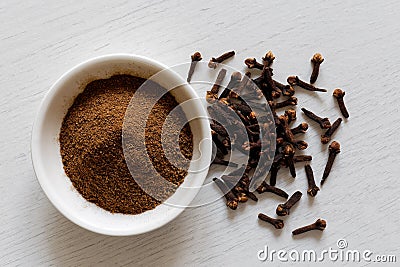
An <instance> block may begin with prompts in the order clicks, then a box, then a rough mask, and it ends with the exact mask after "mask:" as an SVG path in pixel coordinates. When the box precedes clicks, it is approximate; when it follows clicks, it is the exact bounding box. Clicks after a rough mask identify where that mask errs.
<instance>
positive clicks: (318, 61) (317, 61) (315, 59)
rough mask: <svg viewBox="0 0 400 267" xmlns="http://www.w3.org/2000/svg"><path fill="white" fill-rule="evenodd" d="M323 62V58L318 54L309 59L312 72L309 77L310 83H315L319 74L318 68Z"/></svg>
mask: <svg viewBox="0 0 400 267" xmlns="http://www.w3.org/2000/svg"><path fill="white" fill-rule="evenodd" d="M322 62H324V58H323V57H322V55H321V54H320V53H315V54H314V56H313V57H312V58H311V63H312V64H313V70H312V73H311V76H310V83H315V82H316V81H317V78H318V74H319V66H320V65H321V63H322Z"/></svg>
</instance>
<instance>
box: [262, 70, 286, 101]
mask: <svg viewBox="0 0 400 267" xmlns="http://www.w3.org/2000/svg"><path fill="white" fill-rule="evenodd" d="M262 76H263V78H264V80H265V82H266V84H267V86H268V88H271V89H272V91H273V92H275V95H276V97H279V96H281V94H282V91H281V89H279V88H278V87H277V86H276V85H275V82H274V80H273V79H272V69H271V68H270V67H268V66H264V68H263V72H262Z"/></svg>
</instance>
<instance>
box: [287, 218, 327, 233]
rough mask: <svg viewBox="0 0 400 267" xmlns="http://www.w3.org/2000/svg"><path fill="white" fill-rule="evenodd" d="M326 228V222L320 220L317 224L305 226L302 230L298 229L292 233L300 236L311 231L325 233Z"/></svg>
mask: <svg viewBox="0 0 400 267" xmlns="http://www.w3.org/2000/svg"><path fill="white" fill-rule="evenodd" d="M325 228H326V221H325V220H322V219H318V220H317V221H316V222H315V223H313V224H310V225H307V226H303V227H301V228H298V229H296V230H294V231H293V232H292V234H293V235H299V234H302V233H305V232H308V231H311V230H320V231H323V230H325Z"/></svg>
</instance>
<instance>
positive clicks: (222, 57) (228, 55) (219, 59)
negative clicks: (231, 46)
mask: <svg viewBox="0 0 400 267" xmlns="http://www.w3.org/2000/svg"><path fill="white" fill-rule="evenodd" d="M234 55H235V51H229V52H226V53H224V54H222V55H220V56H219V57H216V58H215V57H212V58H211V59H210V61H209V62H208V67H209V68H211V69H216V68H217V66H218V63H222V62H223V61H225V60H227V59H228V58H231V57H233V56H234Z"/></svg>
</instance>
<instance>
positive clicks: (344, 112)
mask: <svg viewBox="0 0 400 267" xmlns="http://www.w3.org/2000/svg"><path fill="white" fill-rule="evenodd" d="M345 94H346V93H345V92H344V91H342V90H341V89H339V88H337V89H335V90H334V91H333V96H334V97H335V98H336V100H337V102H338V105H339V108H340V111H341V112H342V115H343V117H345V118H346V119H347V118H348V117H349V116H350V115H349V112H348V111H347V108H346V105H345V104H344V100H343V98H344V95H345Z"/></svg>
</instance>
